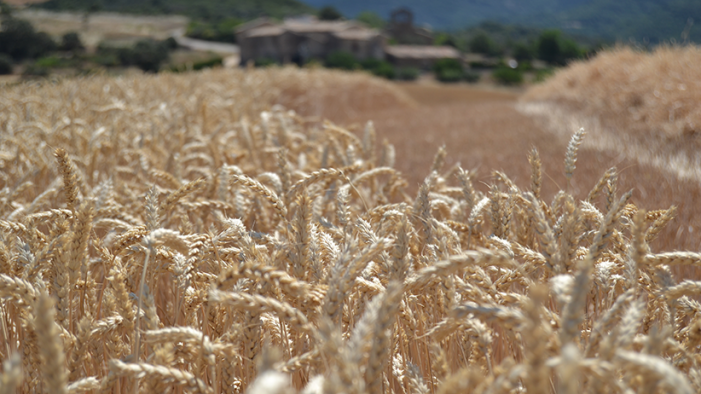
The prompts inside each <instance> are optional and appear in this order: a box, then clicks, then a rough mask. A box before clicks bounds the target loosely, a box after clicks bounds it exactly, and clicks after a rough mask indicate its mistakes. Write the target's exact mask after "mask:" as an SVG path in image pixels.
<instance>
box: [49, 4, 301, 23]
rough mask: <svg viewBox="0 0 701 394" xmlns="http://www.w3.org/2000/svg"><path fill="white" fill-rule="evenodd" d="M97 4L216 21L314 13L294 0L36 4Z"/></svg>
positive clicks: (59, 7)
mask: <svg viewBox="0 0 701 394" xmlns="http://www.w3.org/2000/svg"><path fill="white" fill-rule="evenodd" d="M94 4H97V5H98V8H99V9H100V10H101V11H111V12H124V13H131V14H180V15H186V16H188V17H190V18H193V19H203V20H219V19H223V18H232V17H233V18H241V19H253V18H256V17H259V16H263V15H267V16H272V17H277V18H280V17H283V16H286V15H298V14H304V13H310V12H314V9H313V8H312V7H310V6H308V5H306V4H303V3H301V2H299V1H296V0H201V1H192V0H170V1H161V0H148V1H140V0H110V1H99V0H49V1H47V2H46V3H43V4H41V5H40V7H42V8H46V9H49V10H54V11H63V10H70V11H76V10H86V9H88V8H89V7H91V6H92V5H94Z"/></svg>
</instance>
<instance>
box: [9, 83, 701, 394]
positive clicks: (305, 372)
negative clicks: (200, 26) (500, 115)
mask: <svg viewBox="0 0 701 394" xmlns="http://www.w3.org/2000/svg"><path fill="white" fill-rule="evenodd" d="M348 84H361V85H362V86H364V90H363V92H364V93H363V100H364V101H363V104H362V105H373V100H376V101H375V102H376V103H377V104H376V105H382V103H386V102H387V101H388V100H396V101H397V102H404V100H405V99H406V98H404V97H402V96H401V95H398V94H395V93H393V92H391V91H389V90H387V89H385V88H386V86H385V85H384V84H385V82H382V81H379V80H376V79H373V78H370V77H368V76H363V75H353V74H343V73H335V72H327V71H318V70H316V71H315V70H311V71H310V70H295V69H270V70H214V71H205V72H202V73H197V74H182V75H172V74H161V75H157V76H129V77H121V78H111V77H104V76H93V77H89V78H84V79H73V80H64V81H54V82H51V81H46V82H43V83H34V84H30V83H26V84H22V85H18V86H14V87H6V88H3V90H2V94H0V125H1V126H2V130H3V133H2V135H0V169H1V171H0V218H1V219H0V295H1V296H2V302H1V303H0V325H1V326H0V359H1V360H2V361H3V369H2V372H1V375H0V393H3V394H4V393H13V392H18V393H35V392H47V393H81V392H94V393H97V392H100V393H102V392H105V393H110V392H113V393H139V392H143V393H151V392H157V393H166V392H167V393H183V392H194V393H239V392H247V393H255V394H262V393H296V392H301V393H308V394H312V393H372V394H375V393H421V394H424V393H426V394H427V393H431V394H433V393H458V392H459V393H632V392H641V393H670V392H675V393H694V392H698V391H699V390H701V357H700V356H699V345H701V318H700V317H701V315H699V313H700V312H701V304H699V302H698V301H697V299H698V295H699V294H700V293H701V282H700V281H693V280H684V281H681V282H677V281H676V280H675V279H674V277H673V275H671V270H672V268H674V267H679V266H698V265H699V264H701V254H698V253H691V252H667V253H657V252H655V251H654V250H651V248H650V246H649V244H650V242H651V241H653V240H654V239H655V238H656V236H657V235H658V234H659V233H660V231H661V230H662V229H663V228H664V227H665V226H666V225H667V224H668V223H669V222H670V220H671V219H672V218H673V217H674V215H675V208H674V207H636V206H634V205H632V204H630V203H629V199H630V197H631V193H630V192H628V191H627V190H619V188H618V187H617V174H616V173H615V172H614V171H607V172H603V173H602V176H601V179H600V181H599V182H598V183H597V184H596V186H595V187H594V188H593V189H592V190H591V191H590V193H589V194H588V196H587V198H586V199H584V200H581V201H578V200H575V198H574V197H573V196H572V195H571V193H570V190H568V189H569V188H570V186H569V183H570V180H571V179H573V177H576V176H577V171H576V166H577V150H578V147H579V145H580V144H581V143H582V141H583V139H586V134H585V132H584V131H583V130H580V131H578V132H576V133H575V134H574V135H573V136H572V138H571V141H570V144H569V146H568V148H567V151H566V152H563V153H562V154H563V157H564V158H565V159H564V162H563V164H562V172H563V173H564V174H565V177H566V179H567V185H566V186H565V190H562V191H560V192H559V193H558V194H557V195H556V196H555V198H554V199H553V201H552V202H546V201H544V199H543V196H541V183H542V171H541V160H540V156H539V153H538V151H537V150H536V149H533V150H531V151H529V152H524V156H526V155H527V156H528V162H529V163H530V172H531V182H530V186H529V187H528V188H527V190H522V189H520V188H519V187H517V186H516V185H515V184H514V183H513V182H512V181H511V180H510V179H509V178H508V175H507V174H504V173H501V172H497V171H495V172H494V173H493V181H492V184H491V185H490V188H489V191H488V192H482V191H478V190H477V189H476V188H475V187H474V186H473V181H474V178H473V177H474V174H473V173H471V172H469V171H465V170H463V169H462V168H460V167H459V166H452V167H447V166H446V165H445V161H446V151H445V150H443V149H441V150H439V151H438V152H437V153H436V155H435V159H434V161H433V164H432V166H431V167H430V168H426V169H425V173H426V174H427V175H428V176H427V177H426V179H425V181H424V182H423V184H422V185H421V187H420V188H419V190H418V192H417V193H416V195H409V194H408V192H407V182H406V180H405V178H404V177H403V176H402V174H400V173H399V172H398V171H397V170H396V169H394V164H395V163H394V161H395V155H396V152H395V150H394V148H393V146H392V145H390V144H387V143H379V142H378V140H381V135H382V134H381V133H382V131H381V130H377V131H376V130H375V128H374V127H373V124H372V123H368V124H367V125H365V127H364V129H363V130H362V131H361V132H360V133H358V134H356V133H352V132H349V131H348V130H347V129H345V128H343V127H341V126H338V125H335V124H332V123H329V122H324V121H323V120H320V119H308V118H304V117H302V116H300V115H299V114H297V113H295V112H292V111H289V110H287V109H285V108H283V107H281V106H275V105H273V104H274V101H275V95H276V94H277V93H276V92H279V91H280V90H281V89H283V90H284V89H292V90H294V89H300V90H304V89H306V90H308V91H309V92H310V93H309V94H310V95H311V96H309V97H316V98H317V99H316V101H315V100H311V101H309V102H310V103H312V104H313V105H321V104H323V103H321V102H319V101H318V97H319V96H318V95H316V93H315V89H322V87H324V86H326V87H327V88H328V87H329V86H333V87H335V89H337V91H336V93H335V94H337V95H343V94H345V93H344V92H345V90H344V86H349V85H348ZM329 92H331V93H329ZM332 93H333V91H328V90H327V91H326V93H324V94H332ZM322 97H323V96H322ZM348 97H349V98H348V102H349V105H350V104H352V103H354V102H355V99H354V98H353V97H351V96H348ZM300 100H301V99H300ZM310 105H311V104H310ZM407 105H409V104H407Z"/></svg>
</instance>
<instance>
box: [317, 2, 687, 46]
mask: <svg viewBox="0 0 701 394" xmlns="http://www.w3.org/2000/svg"><path fill="white" fill-rule="evenodd" d="M306 2H307V3H308V4H310V5H312V6H315V7H320V6H324V5H333V6H334V7H336V8H338V9H339V10H340V11H341V12H343V13H344V14H345V15H346V16H348V17H353V16H355V15H357V14H358V13H359V12H361V11H364V10H371V11H374V12H376V13H378V14H379V15H381V16H382V17H385V18H387V17H388V16H389V13H390V12H391V10H393V9H395V8H397V7H400V6H407V7H409V8H411V9H412V10H413V11H414V13H415V18H416V22H417V23H418V24H429V25H431V26H432V27H433V28H435V29H455V28H462V27H465V26H471V25H475V24H477V23H480V22H481V21H484V20H494V21H499V22H503V23H519V24H524V25H528V26H538V27H556V28H560V29H563V30H566V31H568V32H570V33H575V34H587V35H596V36H603V37H604V38H608V39H617V40H621V41H627V40H629V39H630V38H633V39H635V40H637V41H641V42H643V41H650V42H653V43H654V42H658V41H665V40H672V39H674V40H677V41H679V40H680V39H681V33H682V31H683V30H684V29H685V26H686V25H687V20H688V19H689V18H693V19H695V20H701V2H698V1H693V0H672V1H665V0H643V1H637V0H621V1H616V2H611V1H608V0H591V1H584V0H534V1H528V2H514V1H511V0H496V1H491V2H487V1H481V0H467V1H456V0H436V1H433V2H426V1H421V0H388V1H384V2H375V1H370V0H358V1H353V2H350V1H347V0H307V1H306ZM690 38H691V39H692V40H694V41H695V42H701V29H698V28H696V29H694V28H692V29H691V31H690Z"/></svg>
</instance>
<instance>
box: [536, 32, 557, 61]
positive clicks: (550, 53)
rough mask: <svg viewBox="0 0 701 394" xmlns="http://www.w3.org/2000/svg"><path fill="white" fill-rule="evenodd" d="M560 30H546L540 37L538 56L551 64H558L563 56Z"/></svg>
mask: <svg viewBox="0 0 701 394" xmlns="http://www.w3.org/2000/svg"><path fill="white" fill-rule="evenodd" d="M560 41H561V38H560V31H559V30H546V31H544V32H543V33H541V34H540V37H538V58H540V59H541V60H544V61H546V62H548V63H551V64H557V63H559V62H560V59H561V57H562V48H561V47H560Z"/></svg>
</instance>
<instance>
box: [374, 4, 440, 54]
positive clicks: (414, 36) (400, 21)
mask: <svg viewBox="0 0 701 394" xmlns="http://www.w3.org/2000/svg"><path fill="white" fill-rule="evenodd" d="M385 35H387V36H388V37H390V38H392V39H393V40H394V41H395V42H396V43H397V44H400V45H431V44H433V34H432V33H431V31H430V30H428V29H426V28H423V27H417V26H414V14H413V13H412V12H411V11H410V10H409V9H408V8H405V7H402V8H399V9H397V10H395V11H394V12H392V15H391V17H390V20H389V23H388V24H387V28H386V29H385Z"/></svg>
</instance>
